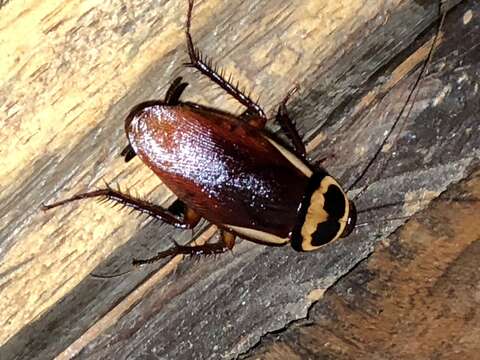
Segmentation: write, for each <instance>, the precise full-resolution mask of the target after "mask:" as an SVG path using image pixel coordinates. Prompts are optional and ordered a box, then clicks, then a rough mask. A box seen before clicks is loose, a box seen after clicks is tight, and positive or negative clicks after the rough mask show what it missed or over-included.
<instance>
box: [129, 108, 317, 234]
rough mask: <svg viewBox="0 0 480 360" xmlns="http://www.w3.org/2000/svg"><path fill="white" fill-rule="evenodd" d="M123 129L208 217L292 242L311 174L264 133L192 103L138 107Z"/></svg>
mask: <svg viewBox="0 0 480 360" xmlns="http://www.w3.org/2000/svg"><path fill="white" fill-rule="evenodd" d="M125 126H126V131H127V136H128V138H129V141H130V144H131V146H132V147H133V149H134V150H135V152H136V153H137V155H138V156H139V157H140V159H141V160H142V161H143V162H144V163H145V164H146V165H148V166H149V167H150V169H152V170H153V171H154V172H155V173H156V174H157V175H158V176H159V177H160V179H161V180H162V181H163V182H164V183H165V184H166V185H167V186H168V187H169V188H170V189H171V190H172V191H173V192H174V193H175V195H177V196H178V198H179V199H181V200H182V201H184V202H185V203H186V204H187V206H189V207H191V208H192V209H193V210H195V211H196V212H197V213H199V214H200V215H201V216H202V217H204V218H206V219H207V220H209V221H210V222H212V223H214V224H216V225H219V226H222V227H227V228H230V229H233V230H234V231H235V232H237V233H240V234H242V235H245V236H246V237H251V238H255V237H258V236H255V235H252V234H253V233H255V232H265V233H268V234H273V235H275V236H276V237H279V238H287V237H288V236H289V235H290V233H291V231H292V229H293V228H294V226H295V222H296V220H297V211H298V207H299V205H300V203H301V202H302V199H303V196H304V194H305V189H306V187H307V185H308V180H309V176H310V175H311V171H310V169H309V168H308V167H307V166H306V165H305V164H304V163H303V162H302V161H301V160H300V159H298V158H297V157H296V156H294V155H293V154H292V153H290V152H288V151H287V150H286V149H285V148H283V147H282V146H281V145H279V144H278V143H277V142H276V141H274V140H273V139H271V138H270V137H269V136H268V135H267V134H266V133H265V132H263V131H261V130H258V129H256V128H254V127H252V126H250V125H248V124H246V123H245V122H243V121H241V120H239V119H237V118H236V117H235V116H233V115H231V114H227V113H224V112H221V111H218V110H214V109H211V108H207V107H203V106H199V105H194V104H189V103H182V104H179V105H175V106H167V105H165V104H163V103H161V102H156V103H152V102H150V103H146V104H145V105H144V106H141V105H140V106H139V107H136V108H135V109H134V110H133V111H132V113H131V114H130V116H129V117H128V118H127V121H126V125H125ZM239 228H240V229H243V228H246V229H252V230H254V232H253V233H252V232H250V235H248V234H247V232H248V231H247V232H245V231H243V230H242V231H240V230H239ZM260 240H261V239H260ZM279 242H280V241H279Z"/></svg>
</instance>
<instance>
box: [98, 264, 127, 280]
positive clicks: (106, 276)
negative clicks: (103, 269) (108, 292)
mask: <svg viewBox="0 0 480 360" xmlns="http://www.w3.org/2000/svg"><path fill="white" fill-rule="evenodd" d="M136 269H137V267H134V268H132V269H130V270H126V271H123V272H120V273H116V274H108V275H107V274H90V276H91V277H93V278H95V279H113V278H116V277H120V276H124V275H127V274H129V273H131V272H133V271H134V270H136Z"/></svg>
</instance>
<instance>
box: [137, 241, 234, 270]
mask: <svg viewBox="0 0 480 360" xmlns="http://www.w3.org/2000/svg"><path fill="white" fill-rule="evenodd" d="M232 246H233V245H232ZM228 250H230V247H229V245H227V244H225V243H224V242H223V241H219V242H217V243H214V244H203V245H194V246H184V245H179V244H177V243H176V242H175V245H174V246H173V247H171V248H170V249H167V250H165V251H161V252H159V253H158V254H157V255H156V256H154V257H151V258H149V259H134V260H133V261H132V265H133V266H141V265H146V264H153V263H155V262H157V261H159V260H161V259H164V258H167V257H173V256H176V255H191V256H208V255H216V254H222V253H224V252H226V251H228Z"/></svg>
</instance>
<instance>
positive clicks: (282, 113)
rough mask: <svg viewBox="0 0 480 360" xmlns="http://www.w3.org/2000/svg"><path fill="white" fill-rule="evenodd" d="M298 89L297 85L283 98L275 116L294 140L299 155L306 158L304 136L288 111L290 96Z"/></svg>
mask: <svg viewBox="0 0 480 360" xmlns="http://www.w3.org/2000/svg"><path fill="white" fill-rule="evenodd" d="M296 90H297V88H296V87H295V88H293V89H292V90H290V91H289V92H288V94H287V96H285V98H284V99H283V100H282V102H281V103H280V105H279V106H278V112H277V116H276V117H275V120H276V121H277V122H278V123H279V125H280V127H281V128H282V130H283V131H284V132H285V134H286V135H287V136H288V138H289V139H290V140H291V141H292V143H293V146H294V147H295V151H296V153H297V155H298V156H300V157H302V158H305V154H306V151H305V145H304V143H303V141H302V138H301V137H300V135H299V134H298V131H297V129H296V127H295V123H294V122H293V120H292V119H290V117H289V116H288V111H287V101H288V100H289V99H290V97H291V96H292V95H293V93H294V92H295V91H296Z"/></svg>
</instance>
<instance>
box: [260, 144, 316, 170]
mask: <svg viewBox="0 0 480 360" xmlns="http://www.w3.org/2000/svg"><path fill="white" fill-rule="evenodd" d="M265 139H267V140H268V141H269V142H270V144H272V145H273V146H275V148H276V149H277V150H278V151H280V153H281V154H282V155H283V156H284V157H285V158H286V159H287V160H288V161H290V163H291V164H292V165H293V166H295V167H296V168H297V169H298V170H300V171H301V172H302V173H304V174H305V176H307V177H310V176H312V174H313V172H312V170H310V169H309V168H308V166H307V165H305V164H304V162H303V161H302V160H300V159H299V158H298V157H297V156H296V155H294V154H292V153H291V152H290V151H288V150H287V149H285V148H284V147H283V146H282V145H280V144H279V143H277V142H275V141H274V140H272V139H270V138H269V137H268V136H265Z"/></svg>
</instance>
